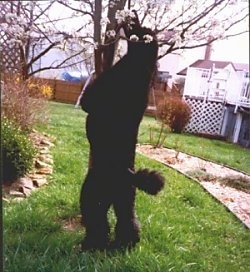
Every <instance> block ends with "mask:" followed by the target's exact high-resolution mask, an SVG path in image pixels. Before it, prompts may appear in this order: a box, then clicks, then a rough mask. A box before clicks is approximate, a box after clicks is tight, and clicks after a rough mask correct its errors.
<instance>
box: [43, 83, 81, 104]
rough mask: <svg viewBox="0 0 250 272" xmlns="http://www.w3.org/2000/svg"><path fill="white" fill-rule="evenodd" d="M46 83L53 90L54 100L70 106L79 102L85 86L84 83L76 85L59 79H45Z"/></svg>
mask: <svg viewBox="0 0 250 272" xmlns="http://www.w3.org/2000/svg"><path fill="white" fill-rule="evenodd" d="M44 82H45V83H46V84H48V85H49V86H50V87H51V88H52V90H53V96H52V100H54V101H56V102H63V103H69V104H75V103H76V102H77V98H78V97H79V95H80V93H81V91H82V88H83V86H84V82H81V83H75V82H69V81H65V80H59V79H44Z"/></svg>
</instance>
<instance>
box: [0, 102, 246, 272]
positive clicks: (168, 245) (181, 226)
mask: <svg viewBox="0 0 250 272" xmlns="http://www.w3.org/2000/svg"><path fill="white" fill-rule="evenodd" d="M50 108H51V119H50V121H49V124H48V125H47V126H43V127H39V128H38V129H39V130H41V131H45V132H47V133H49V134H50V135H53V136H54V137H56V140H55V147H54V148H53V150H52V152H53V156H54V173H53V175H52V177H51V180H50V183H49V185H48V186H46V187H43V188H42V189H40V190H38V191H35V192H34V193H32V194H31V196H30V197H29V198H28V199H26V200H24V201H22V202H20V203H13V202H10V203H7V202H4V203H3V204H4V208H3V220H4V230H3V237H4V263H5V267H4V271H6V272H7V271H8V272H14V271H16V272H37V271H46V272H54V271H56V272H64V271H65V272H66V271H67V272H74V271H87V272H118V271H119V272H165V271H176V272H180V271H183V272H184V271H190V272H193V271H197V272H200V271H204V272H208V271H215V272H217V271H218V272H224V271H225V272H226V271H227V272H230V271H232V272H233V271H235V272H238V271H242V272H246V271H248V269H249V267H250V247H249V245H250V233H249V230H247V229H246V228H245V227H244V226H243V225H242V224H241V223H240V222H239V221H238V219H236V218H235V216H234V215H232V214H231V213H230V212H228V211H227V209H226V208H225V207H224V206H223V205H221V204H220V203H218V202H217V201H216V200H215V199H214V198H213V197H211V196H210V195H209V194H208V193H207V192H205V191H204V190H203V188H202V187H200V186H199V184H197V183H196V182H192V181H190V180H189V179H187V178H186V177H184V176H182V175H180V174H178V173H177V172H175V171H174V170H172V169H170V168H168V167H165V166H163V165H162V164H160V163H157V162H155V161H153V160H151V159H147V158H145V157H143V156H139V155H138V156H137V158H136V166H137V168H139V167H150V168H152V169H156V170H158V171H161V172H162V173H163V174H164V175H165V176H166V179H167V184H166V186H165V188H164V190H163V191H162V192H161V193H160V194H159V195H158V196H157V197H152V196H148V195H146V194H144V193H143V192H138V194H137V201H136V206H137V214H138V217H139V219H140V222H141V226H142V233H141V242H140V243H139V244H138V245H137V246H136V248H135V249H134V250H133V251H132V252H125V253H121V252H115V253H112V254H111V253H107V252H95V253H81V252H79V250H78V245H79V243H80V241H81V240H82V238H83V236H84V229H82V228H76V229H75V230H74V231H69V230H65V229H64V228H63V226H64V224H65V222H69V221H70V220H73V219H75V218H77V217H78V215H79V203H78V202H79V191H80V188H81V184H82V181H83V179H84V176H85V174H86V171H87V165H88V143H87V140H86V136H85V127H84V126H85V116H86V115H85V114H84V113H83V112H82V111H81V110H80V109H77V110H76V109H74V106H73V105H66V104H60V103H53V102H51V103H50ZM148 122H150V119H149V118H145V119H144V122H143V124H142V126H141V129H140V139H139V140H140V142H146V141H148V140H147V135H146V134H147V132H146V128H147V125H148ZM104 133H105V130H104ZM170 137H175V136H172V134H169V135H168V139H167V145H168V146H170V143H171V141H170ZM178 137H183V139H184V140H183V143H186V145H185V149H184V144H183V145H182V144H181V145H180V147H179V148H181V147H182V148H183V150H185V151H188V152H189V153H191V152H192V150H194V153H195V154H198V155H199V153H198V152H197V150H198V149H199V147H200V144H198V143H200V142H199V141H202V144H201V146H202V148H204V150H205V149H206V150H209V148H210V149H211V146H213V148H214V152H213V153H216V152H218V154H219V153H221V152H222V150H227V146H228V147H230V149H231V151H232V150H235V152H233V154H234V155H233V154H232V155H231V156H232V158H234V159H235V157H237V158H238V152H239V153H240V150H241V152H242V154H244V156H246V157H248V158H249V150H248V151H247V150H245V149H243V148H240V147H238V146H235V145H231V144H227V143H223V142H221V143H220V142H218V144H214V143H213V141H211V140H209V141H207V140H205V139H202V140H200V139H199V138H196V141H195V140H194V139H192V140H191V138H189V137H191V136H190V135H178ZM173 139H174V138H173ZM188 139H190V142H191V141H192V142H193V144H194V143H195V142H197V147H196V148H195V146H192V144H191V143H187V142H188ZM203 140H204V142H203ZM219 143H220V144H219ZM207 145H209V146H210V147H207ZM172 147H173V146H172ZM204 154H205V155H206V153H205V152H202V154H200V155H204ZM236 154H237V156H236ZM205 155H204V156H205ZM214 156H215V154H214ZM234 156H235V157H234ZM242 156H243V155H242ZM218 157H219V156H218ZM225 157H227V156H225ZM230 158H231V157H230ZM211 159H212V158H211ZM238 159H239V160H240V159H241V157H240V156H239V158H238ZM228 161H229V162H230V160H228ZM110 222H111V224H112V227H114V215H113V212H112V211H111V212H110Z"/></svg>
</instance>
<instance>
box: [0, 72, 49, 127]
mask: <svg viewBox="0 0 250 272" xmlns="http://www.w3.org/2000/svg"><path fill="white" fill-rule="evenodd" d="M49 95H50V89H49V87H47V86H46V85H43V84H41V85H40V86H39V84H38V83H36V84H33V83H31V82H29V81H27V82H23V81H21V80H20V79H19V78H16V77H14V76H11V77H7V78H5V80H4V95H3V97H2V114H3V115H4V116H6V117H7V118H8V120H12V121H13V122H14V123H16V124H18V125H19V126H20V127H21V129H22V130H27V131H30V130H31V129H32V128H33V127H34V125H35V124H38V123H44V122H45V121H47V115H46V98H47V97H48V96H49Z"/></svg>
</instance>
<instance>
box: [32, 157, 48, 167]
mask: <svg viewBox="0 0 250 272" xmlns="http://www.w3.org/2000/svg"><path fill="white" fill-rule="evenodd" d="M48 166H49V165H48V164H47V163H45V162H43V161H40V160H39V159H36V162H35V167H36V168H46V167H48Z"/></svg>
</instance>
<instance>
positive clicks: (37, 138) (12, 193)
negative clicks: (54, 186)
mask: <svg viewBox="0 0 250 272" xmlns="http://www.w3.org/2000/svg"><path fill="white" fill-rule="evenodd" d="M30 139H31V140H32V142H33V143H34V146H35V148H37V150H38V152H37V155H36V156H35V158H34V162H33V168H32V170H31V171H30V172H29V173H28V174H27V175H25V176H24V177H22V178H19V179H18V180H17V181H15V182H14V183H12V184H11V185H2V189H3V200H5V201H7V202H10V200H11V199H14V200H15V201H20V200H23V199H25V198H27V197H28V196H29V195H30V194H31V193H32V191H33V190H35V189H38V188H40V187H42V186H44V185H46V184H48V179H49V177H50V175H51V174H52V173H53V157H52V154H51V148H52V147H54V144H53V143H52V141H53V139H52V137H50V136H48V135H47V134H45V133H43V134H41V133H38V132H37V131H36V130H33V131H32V132H31V133H30Z"/></svg>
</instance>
